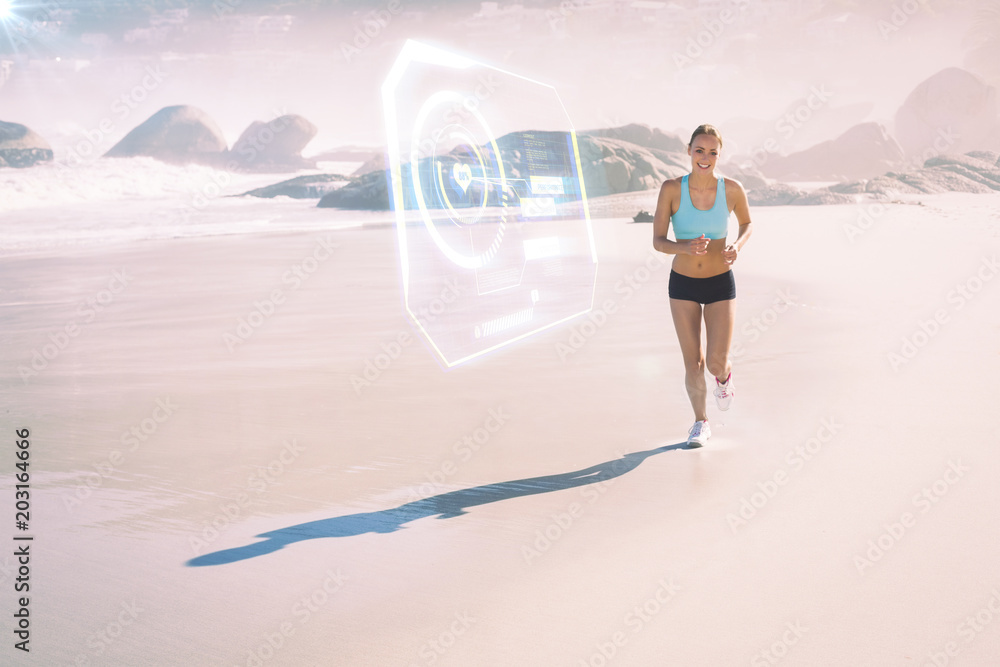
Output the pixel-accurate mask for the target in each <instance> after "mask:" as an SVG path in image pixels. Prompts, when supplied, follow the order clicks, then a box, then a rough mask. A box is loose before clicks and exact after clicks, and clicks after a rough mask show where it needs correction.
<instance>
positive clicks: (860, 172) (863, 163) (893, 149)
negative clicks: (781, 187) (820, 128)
mask: <svg viewBox="0 0 1000 667" xmlns="http://www.w3.org/2000/svg"><path fill="white" fill-rule="evenodd" d="M904 160H905V156H904V155H903V150H902V148H900V146H899V144H898V143H896V140H895V139H893V138H892V137H891V136H889V133H888V132H887V131H886V129H885V128H884V127H883V126H881V125H879V124H878V123H862V124H860V125H855V126H854V127H852V128H851V129H849V130H848V131H847V132H845V133H843V134H842V135H840V136H839V137H837V138H836V139H833V140H831V141H824V142H823V143H820V144H817V145H815V146H813V147H812V148H808V149H806V150H804V151H801V152H798V153H792V154H791V155H784V156H782V155H775V156H772V157H770V158H769V159H768V160H767V162H766V163H765V164H764V165H763V166H762V167H761V170H762V171H763V172H764V173H765V174H767V176H768V177H770V178H776V179H780V180H785V181H836V180H853V179H860V178H873V177H875V176H878V175H879V174H883V173H885V172H886V171H889V170H891V169H898V168H900V167H902V166H903V163H904Z"/></svg>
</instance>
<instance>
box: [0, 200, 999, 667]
mask: <svg viewBox="0 0 1000 667" xmlns="http://www.w3.org/2000/svg"><path fill="white" fill-rule="evenodd" d="M918 200H919V201H918ZM598 203H599V202H598ZM870 206H871V203H870V202H869V203H862V204H858V205H857V206H818V207H778V208H765V207H757V208H755V209H753V211H752V215H753V220H754V224H755V231H754V236H753V238H752V240H751V242H750V243H749V244H748V246H747V247H746V249H745V251H744V252H743V253H742V254H741V256H740V258H739V260H738V262H737V264H736V266H735V267H734V270H735V271H736V275H737V283H738V295H739V296H738V299H739V300H738V317H737V325H736V334H735V337H734V356H735V362H734V378H735V379H736V387H737V398H736V402H735V405H734V407H733V409H732V410H730V411H729V412H726V413H720V412H718V411H717V410H715V407H714V405H710V420H711V422H712V424H713V431H714V435H713V437H712V439H711V440H710V441H709V443H708V445H707V446H705V447H703V448H700V449H688V448H685V447H684V445H683V444H682V443H683V441H684V439H685V435H686V431H687V428H688V427H689V426H690V422H691V421H692V416H691V409H690V406H689V405H688V402H687V397H686V395H685V393H684V387H683V371H682V364H681V358H680V352H679V348H678V345H677V341H676V338H675V335H674V332H673V327H672V325H671V322H670V315H669V310H668V307H667V300H666V280H667V274H668V272H669V268H668V267H667V266H662V265H658V268H657V269H655V270H651V271H650V270H640V269H641V268H642V267H644V266H648V264H647V260H648V259H649V257H650V255H651V252H652V251H651V244H650V236H651V227H650V226H649V225H643V224H629V223H627V221H626V219H623V218H608V217H597V218H596V219H595V220H594V232H595V243H596V246H597V249H598V256H599V261H600V264H599V269H598V275H597V288H596V293H595V306H596V307H598V308H601V307H602V306H603V305H604V304H611V305H613V306H614V308H613V310H614V312H610V311H609V312H608V313H607V317H606V318H605V319H604V320H603V322H602V323H601V324H600V325H599V326H583V324H584V323H585V322H587V321H588V320H587V318H586V317H582V318H578V319H577V320H575V321H573V322H570V323H568V324H567V325H564V326H560V327H555V328H553V329H549V330H547V331H544V332H542V333H540V334H538V335H536V336H533V337H531V338H528V339H526V340H524V341H521V342H519V343H517V344H516V345H512V346H509V347H506V348H503V349H501V350H499V351H497V352H495V353H492V354H490V355H487V356H484V357H481V358H478V359H476V360H474V361H472V362H470V363H467V364H464V365H462V366H459V367H457V368H453V369H451V370H449V371H447V372H445V371H443V370H442V368H441V366H440V365H439V364H438V363H437V362H436V361H435V359H434V357H433V356H432V354H431V352H430V351H429V350H428V349H427V347H426V346H425V345H424V344H423V343H422V342H421V341H420V340H419V339H418V337H417V336H416V335H415V333H414V330H413V329H412V327H411V326H410V325H409V324H408V322H407V321H406V319H405V318H404V316H403V311H402V307H401V301H400V287H399V275H398V265H397V264H398V260H397V248H396V240H395V233H394V230H393V229H392V227H391V226H389V225H386V224H382V223H379V222H378V221H377V220H374V219H367V218H366V219H364V220H361V222H366V223H368V224H362V225H361V226H358V227H353V228H346V229H332V230H329V231H326V230H321V229H314V230H311V231H291V232H283V231H281V229H280V227H278V226H272V228H268V229H262V230H261V231H259V232H254V233H244V234H239V235H206V236H203V237H192V238H163V239H151V240H145V241H132V242H123V243H118V244H112V245H99V244H94V245H80V246H70V247H57V248H52V249H33V250H23V251H19V252H13V253H10V254H9V255H8V256H7V257H6V258H5V261H4V262H3V263H2V264H0V284H2V285H3V288H2V290H0V309H2V310H0V312H2V313H3V321H4V327H3V333H2V337H3V345H2V346H0V356H2V361H3V363H2V364H0V368H2V369H3V372H4V375H5V377H4V378H3V387H4V388H3V423H4V425H5V429H6V436H5V437H6V438H7V442H6V443H5V444H4V446H3V448H2V451H3V452H5V459H6V460H5V462H4V464H3V468H2V470H0V473H2V476H0V498H2V500H0V506H2V507H3V508H5V512H6V515H7V516H8V520H9V527H8V529H7V531H6V533H7V534H8V538H7V539H8V540H10V538H11V537H13V536H15V535H16V534H17V533H18V531H16V530H15V528H14V526H13V521H12V520H13V517H12V515H13V514H14V502H15V501H14V485H15V483H16V481H15V478H14V473H15V472H17V471H16V470H15V468H14V465H15V462H16V461H15V459H14V451H15V447H14V446H13V439H14V438H15V434H14V432H15V430H17V429H28V430H29V431H30V437H29V440H30V475H31V477H30V479H31V500H30V502H31V529H30V531H29V532H30V533H31V534H32V535H33V536H34V540H33V541H32V542H31V543H30V553H31V560H30V563H31V565H30V567H31V575H30V576H31V593H32V594H31V597H30V605H29V609H30V623H31V652H30V654H27V655H25V654H22V653H21V652H19V651H15V650H14V648H13V641H12V639H11V633H10V631H8V632H7V633H6V638H5V639H4V642H3V645H2V649H0V653H2V655H4V656H6V658H5V660H7V659H10V658H11V657H12V656H14V657H15V658H16V664H37V665H227V666H236V665H241V666H242V665H246V666H248V667H249V666H251V665H294V666H302V665H345V666H352V667H353V666H359V667H360V666H365V667H367V666H382V665H400V666H403V667H409V666H414V665H442V666H445V665H454V666H463V667H466V666H469V665H477V666H494V665H496V666H501V665H503V666H507V665H539V666H549V665H568V666H574V667H576V666H578V665H579V666H585V665H589V666H593V667H600V666H602V665H684V666H686V667H701V666H706V667H710V666H711V667H715V666H719V665H740V664H742V665H746V664H750V665H752V666H756V665H775V664H779V663H780V664H782V665H788V666H792V665H809V666H817V665H838V666H839V665H857V666H860V665H872V666H875V665H878V666H884V665H901V666H902V665H920V666H922V665H928V664H930V665H937V664H949V665H950V664H955V665H968V666H972V665H990V664H995V663H996V660H997V656H998V655H1000V576H998V575H997V568H996V562H997V560H998V557H1000V542H998V541H997V539H996V537H997V534H996V526H997V525H998V523H1000V490H998V489H1000V487H998V486H997V484H996V475H997V473H998V472H1000V453H998V451H997V444H998V442H1000V426H998V425H997V421H996V418H995V415H994V412H995V410H994V406H995V404H996V399H995V396H994V394H995V390H994V388H993V385H994V384H995V379H994V378H995V377H996V374H997V372H998V371H1000V343H998V341H1000V308H998V305H1000V279H998V278H997V273H998V271H1000V267H998V265H997V260H998V257H1000V199H998V198H997V196H995V195H960V194H954V195H933V196H922V197H919V198H915V197H914V198H912V201H910V202H908V203H906V204H891V205H886V206H884V207H883V206H881V205H880V207H879V208H878V209H877V210H876V211H875V212H874V213H872V211H871V210H869V209H867V208H866V207H870ZM595 210H597V209H595ZM866 210H868V211H869V213H870V214H871V215H869V216H868V217H867V218H864V219H863V218H862V214H863V213H864V212H865V211H866ZM862 220H870V221H871V222H859V221H862ZM307 258H313V260H315V261H312V260H308V259H307ZM309 267H312V270H311V271H310V270H308V268H309ZM289 275H291V276H292V278H289ZM623 282H624V284H634V285H635V288H634V289H629V290H625V289H622V288H621V285H622V284H623ZM276 293H277V294H276ZM268 304H270V306H268ZM254 312H258V313H259V314H260V315H259V316H254V315H252V314H253V313H254ZM241 320H243V321H244V329H243V330H242V331H243V333H247V332H249V335H247V336H244V335H242V333H241V329H240V322H241ZM253 323H257V324H253ZM248 325H249V329H247V328H246V327H247V326H248ZM234 340H235V341H238V342H234ZM567 350H571V351H570V352H568V351H567ZM36 354H37V355H41V356H40V357H39V358H38V359H35V355H36ZM379 355H387V357H390V356H391V357H393V358H391V359H385V358H383V359H381V360H379V362H378V363H379V366H384V367H382V368H379V372H378V374H377V377H375V378H374V379H371V380H370V381H369V382H367V383H365V384H359V383H358V382H356V381H353V382H352V378H353V379H355V380H356V378H358V377H364V373H365V368H366V363H368V362H371V363H372V364H375V363H376V358H377V357H378V356H379ZM33 360H34V361H33ZM385 361H388V362H389V363H383V362H385ZM261 535H263V537H258V536H261ZM8 544H13V543H12V542H8ZM4 551H5V553H6V554H7V555H5V556H3V557H0V566H2V570H0V577H2V579H3V582H4V584H3V590H4V591H5V593H4V594H3V596H0V609H2V611H3V614H4V617H5V618H7V619H8V623H9V622H10V619H11V618H12V616H11V615H12V614H13V613H14V612H15V610H16V606H17V600H16V596H15V593H14V592H13V582H14V580H15V579H16V577H17V563H16V557H15V556H13V551H12V549H10V548H8V549H5V550H4ZM5 625H6V624H5ZM935 661H937V662H935ZM10 664H15V663H10Z"/></svg>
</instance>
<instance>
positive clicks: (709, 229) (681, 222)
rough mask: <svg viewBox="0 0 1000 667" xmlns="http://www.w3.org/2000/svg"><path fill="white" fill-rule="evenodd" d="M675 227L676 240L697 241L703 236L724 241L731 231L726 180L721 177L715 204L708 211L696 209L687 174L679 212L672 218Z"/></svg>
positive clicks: (683, 183) (683, 184)
mask: <svg viewBox="0 0 1000 667" xmlns="http://www.w3.org/2000/svg"><path fill="white" fill-rule="evenodd" d="M670 222H671V224H673V226H674V238H676V239H677V240H678V241H680V240H682V239H696V238H698V237H699V236H701V235H702V234H704V235H705V236H706V237H707V238H710V239H724V238H726V232H727V231H728V229H729V206H728V204H727V203H726V179H724V178H722V177H721V176H720V177H719V187H718V188H717V189H716V191H715V204H713V205H712V208H710V209H709V210H707V211H703V210H701V209H700V208H695V207H694V204H692V203H691V193H690V192H689V191H688V177H687V174H685V175H684V178H682V179H681V204H680V206H678V207H677V212H676V213H674V214H673V215H672V216H670Z"/></svg>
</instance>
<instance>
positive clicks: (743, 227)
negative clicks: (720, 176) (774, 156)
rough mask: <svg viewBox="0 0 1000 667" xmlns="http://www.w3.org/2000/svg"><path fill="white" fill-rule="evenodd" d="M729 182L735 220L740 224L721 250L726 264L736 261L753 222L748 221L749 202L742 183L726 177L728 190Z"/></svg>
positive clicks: (748, 236)
mask: <svg viewBox="0 0 1000 667" xmlns="http://www.w3.org/2000/svg"><path fill="white" fill-rule="evenodd" d="M730 184H732V185H731V187H732V194H733V197H734V199H735V200H736V204H735V205H734V206H733V213H735V214H736V222H738V223H739V225H740V231H739V234H737V236H736V240H735V241H733V242H732V243H730V244H729V245H727V246H726V248H725V250H723V251H722V258H723V259H724V260H726V263H727V264H732V263H733V262H735V261H736V257H737V255H739V252H740V250H742V249H743V246H744V245H745V244H746V242H747V239H749V238H750V234H751V233H752V232H753V223H751V222H750V203H749V202H748V201H747V193H746V191H745V190H744V189H743V184H742V183H740V182H739V181H734V180H731V179H728V178H727V179H726V186H727V188H726V189H727V190H729V187H730Z"/></svg>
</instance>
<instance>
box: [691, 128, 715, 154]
mask: <svg viewBox="0 0 1000 667" xmlns="http://www.w3.org/2000/svg"><path fill="white" fill-rule="evenodd" d="M700 134H707V135H709V136H712V137H715V138H716V139H718V140H719V150H722V133H721V132H719V130H718V129H717V128H716V127H715V126H714V125H708V124H705V125H699V126H698V128H697V129H696V130H695V131H694V134H692V135H691V141H689V142H688V148H691V146H692V145H693V144H694V140H695V139H696V138H697V137H698V135H700Z"/></svg>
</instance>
